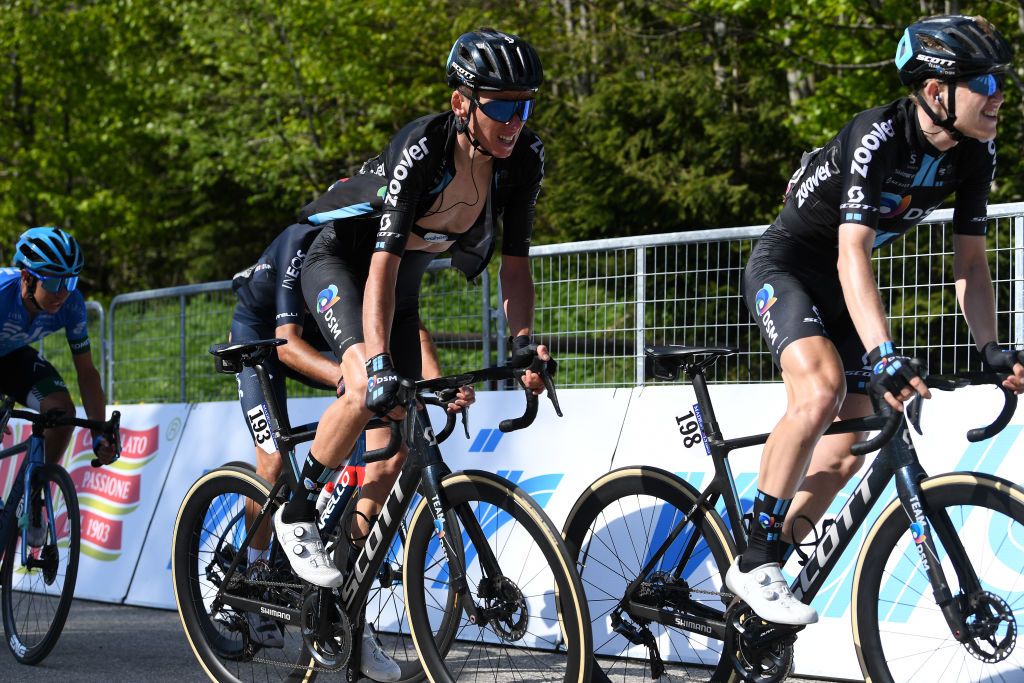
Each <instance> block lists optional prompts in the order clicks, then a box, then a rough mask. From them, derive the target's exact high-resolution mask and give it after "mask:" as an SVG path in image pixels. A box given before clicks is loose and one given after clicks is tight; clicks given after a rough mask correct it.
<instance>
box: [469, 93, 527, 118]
mask: <svg viewBox="0 0 1024 683" xmlns="http://www.w3.org/2000/svg"><path fill="white" fill-rule="evenodd" d="M473 101H474V102H476V106H478V107H480V111H482V112H483V113H484V114H486V115H487V118H489V119H494V120H495V121H497V122H499V123H508V122H509V121H511V120H512V117H513V116H515V115H516V114H519V120H521V121H526V120H527V119H528V118H530V114H532V113H533V107H534V100H532V99H529V100H491V101H490V102H481V101H480V100H473Z"/></svg>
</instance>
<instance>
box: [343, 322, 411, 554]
mask: <svg viewBox="0 0 1024 683" xmlns="http://www.w3.org/2000/svg"><path fill="white" fill-rule="evenodd" d="M391 358H392V360H393V361H394V364H395V369H397V370H398V372H399V374H400V375H402V376H403V377H419V376H420V375H421V372H422V358H421V354H420V334H419V313H418V311H417V310H415V309H414V308H412V307H410V306H403V307H402V308H400V309H399V310H397V311H396V312H395V320H394V323H393V324H392V327H391ZM365 374H366V373H365V372H364V373H363V375H365ZM364 386H365V385H364ZM353 390H355V389H353ZM363 391H365V388H364V390H363ZM360 395H362V394H360ZM388 437H389V433H388V430H385V429H374V430H370V431H369V432H367V434H366V448H367V450H373V449H376V448H382V447H384V446H385V445H387V440H388ZM405 457H406V451H405V449H404V448H403V449H402V451H401V453H399V454H398V455H396V456H395V457H394V458H390V459H388V460H383V461H381V462H372V463H367V464H366V474H365V478H364V479H363V485H362V487H361V488H360V490H359V500H358V502H357V503H356V512H357V513H358V514H355V515H353V516H352V530H351V533H352V538H353V539H362V538H363V537H364V536H366V535H367V534H368V533H370V520H372V519H373V518H374V517H375V516H377V515H378V514H380V511H381V508H382V507H383V506H384V501H385V500H386V499H387V497H388V493H390V492H391V489H392V487H393V486H394V485H395V482H396V481H398V475H399V474H401V473H402V467H403V466H404V465H405ZM356 544H357V545H362V541H361V540H357V541H356Z"/></svg>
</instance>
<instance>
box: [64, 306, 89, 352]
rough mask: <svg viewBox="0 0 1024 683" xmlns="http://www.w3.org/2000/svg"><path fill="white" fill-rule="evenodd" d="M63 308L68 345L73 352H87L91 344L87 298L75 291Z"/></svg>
mask: <svg viewBox="0 0 1024 683" xmlns="http://www.w3.org/2000/svg"><path fill="white" fill-rule="evenodd" d="M61 310H62V311H63V312H64V313H65V316H66V317H65V318H64V334H65V335H66V336H67V338H68V346H69V347H70V348H71V353H72V354H75V355H77V354H80V353H87V352H88V351H89V350H90V348H91V347H90V345H89V321H88V318H87V316H86V311H85V299H84V298H83V297H82V293H81V292H79V291H75V292H74V293H73V294H72V295H71V296H70V297H69V298H68V300H67V301H65V302H64V305H63V306H62V307H61Z"/></svg>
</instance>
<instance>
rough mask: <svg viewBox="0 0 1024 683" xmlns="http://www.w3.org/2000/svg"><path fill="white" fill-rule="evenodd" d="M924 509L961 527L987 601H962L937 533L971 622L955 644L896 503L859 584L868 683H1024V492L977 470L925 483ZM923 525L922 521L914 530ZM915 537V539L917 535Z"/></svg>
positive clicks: (858, 628)
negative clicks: (1020, 647) (1022, 642)
mask: <svg viewBox="0 0 1024 683" xmlns="http://www.w3.org/2000/svg"><path fill="white" fill-rule="evenodd" d="M921 489H922V491H923V496H922V497H923V498H924V500H925V501H926V508H927V509H928V510H930V511H932V513H933V514H931V515H930V517H933V516H934V512H936V511H939V510H942V511H944V512H945V513H946V514H947V515H948V517H949V519H950V520H951V521H952V523H953V525H954V527H956V529H957V532H958V535H959V538H960V542H961V543H962V544H963V546H964V549H965V550H966V551H967V557H968V558H970V562H971V565H972V567H973V569H974V572H975V574H976V575H977V577H978V579H979V580H980V581H981V588H982V593H981V594H980V595H964V593H963V589H961V587H960V585H959V581H958V579H957V573H956V568H954V567H953V566H952V563H951V562H950V560H949V556H948V554H947V553H946V551H945V548H944V547H943V546H942V543H941V540H940V538H939V535H938V534H936V533H935V527H934V526H933V525H932V524H931V523H929V525H928V526H927V527H926V530H925V532H926V533H929V534H930V535H931V536H932V538H933V539H934V540H935V543H936V546H937V550H938V557H939V560H940V562H941V566H942V571H943V573H944V574H945V577H946V581H947V582H948V583H949V587H950V590H951V592H952V594H953V597H954V599H955V600H958V601H959V602H960V603H961V609H962V610H963V613H964V615H965V617H966V619H965V622H964V623H963V624H962V625H960V628H961V630H962V631H963V633H965V634H967V635H966V637H965V638H964V641H963V642H957V640H956V639H955V638H954V637H953V635H952V633H951V632H950V627H949V626H948V625H947V623H946V620H945V619H944V618H943V615H942V612H941V610H940V609H939V607H938V606H937V605H936V604H935V599H934V597H933V594H932V589H931V584H930V582H929V581H928V576H927V574H926V570H925V568H924V565H923V564H922V560H921V557H920V555H919V554H918V550H917V548H918V546H917V543H915V540H917V541H918V542H920V538H921V533H922V529H921V527H920V526H915V528H914V529H913V530H912V529H911V522H910V520H909V519H908V517H907V514H906V512H904V511H903V508H902V507H901V505H900V501H899V500H894V501H893V502H892V503H890V504H889V506H888V507H886V509H885V511H884V512H882V515H881V516H880V517H879V518H878V521H876V522H875V524H874V526H873V527H872V528H871V531H870V532H869V533H868V537H867V541H866V543H865V544H864V547H863V549H862V550H861V553H860V557H859V558H858V561H857V570H856V573H855V574H854V579H853V606H854V612H853V633H854V639H855V641H856V647H857V657H858V658H859V659H860V665H861V670H862V671H863V672H864V676H865V678H868V677H869V678H870V680H872V681H875V682H876V683H879V682H880V683H888V682H889V681H911V680H913V681H928V682H929V683H932V682H937V681H956V682H957V683H960V682H962V681H1021V680H1024V651H1022V652H1018V651H1017V649H1016V646H1017V629H1018V624H1020V623H1021V622H1022V618H1024V489H1022V488H1021V487H1019V486H1016V485H1014V484H1011V483H1010V482H1008V481H1006V480H1003V479H999V478H997V477H992V476H988V475H984V474H978V473H974V472H954V473H951V474H945V475H941V476H938V477H933V478H931V479H926V480H925V481H923V482H922V483H921ZM915 524H916V523H915ZM912 534H914V535H912Z"/></svg>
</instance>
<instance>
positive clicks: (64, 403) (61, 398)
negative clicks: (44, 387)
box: [39, 391, 75, 431]
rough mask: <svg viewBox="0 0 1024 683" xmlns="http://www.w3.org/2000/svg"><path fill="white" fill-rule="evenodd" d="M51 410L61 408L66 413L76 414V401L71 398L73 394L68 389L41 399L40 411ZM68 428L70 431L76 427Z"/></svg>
mask: <svg viewBox="0 0 1024 683" xmlns="http://www.w3.org/2000/svg"><path fill="white" fill-rule="evenodd" d="M51 410H59V411H61V412H63V413H64V414H65V415H72V414H74V412H75V403H74V401H72V400H71V394H69V393H68V392H66V391H55V392H53V393H52V394H47V395H46V396H44V397H42V398H41V399H39V412H41V413H45V412H48V411H51ZM67 429H68V430H69V431H70V430H72V429H74V428H73V427H68V428H67Z"/></svg>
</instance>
